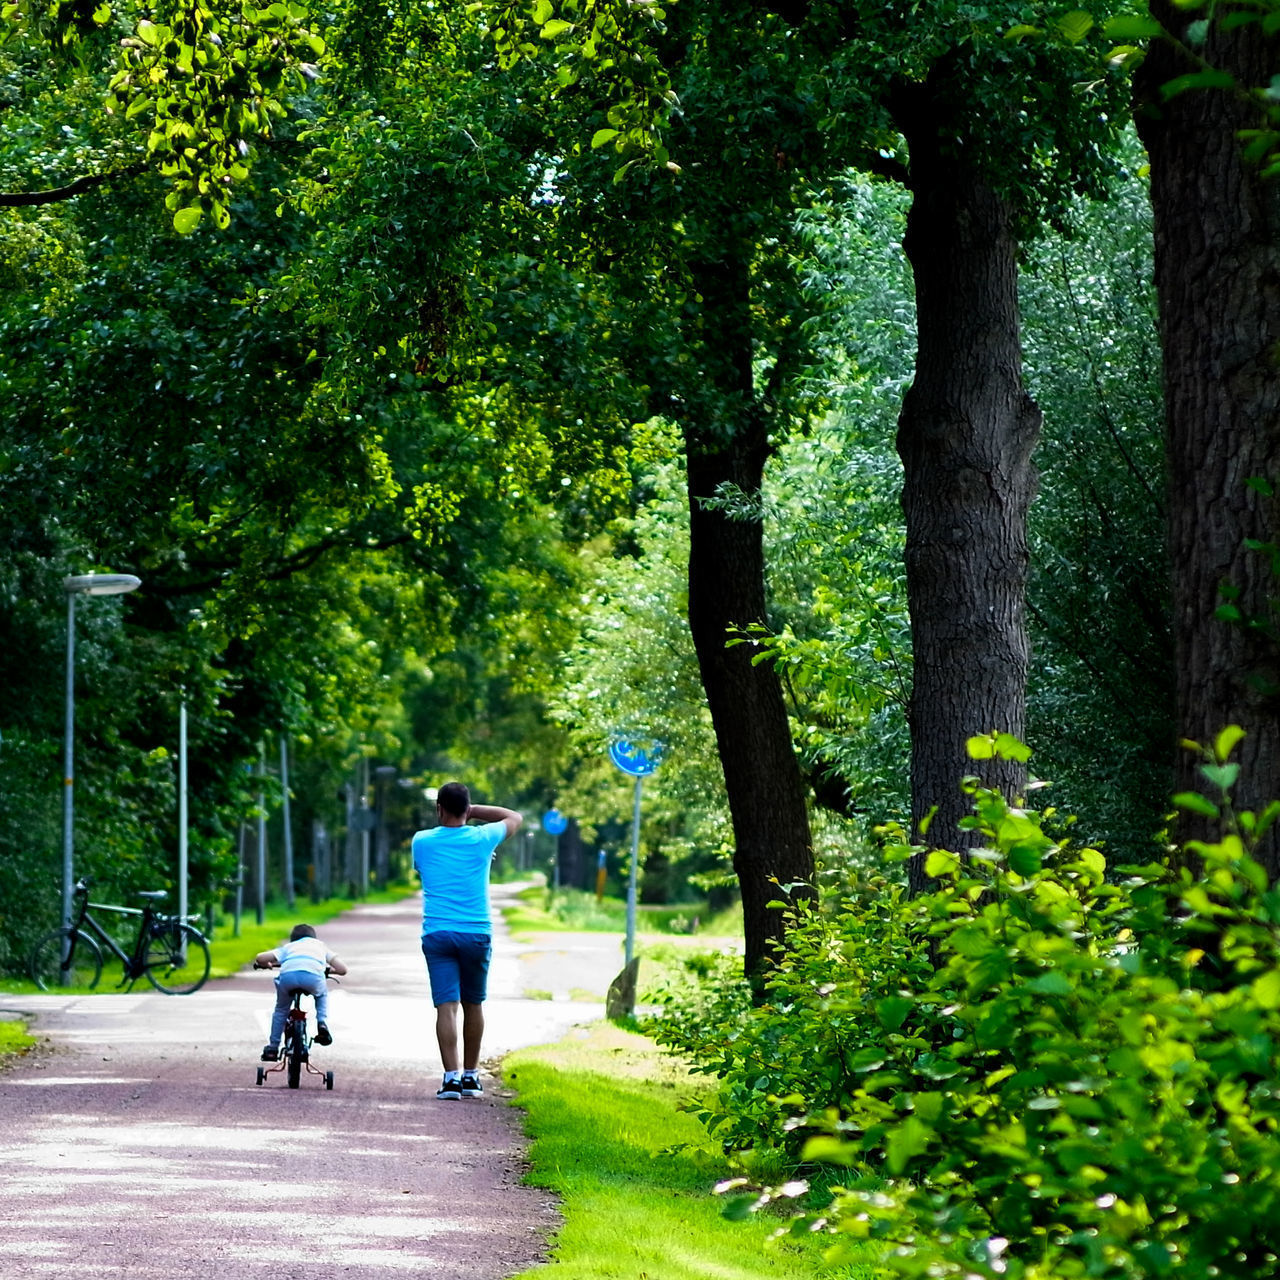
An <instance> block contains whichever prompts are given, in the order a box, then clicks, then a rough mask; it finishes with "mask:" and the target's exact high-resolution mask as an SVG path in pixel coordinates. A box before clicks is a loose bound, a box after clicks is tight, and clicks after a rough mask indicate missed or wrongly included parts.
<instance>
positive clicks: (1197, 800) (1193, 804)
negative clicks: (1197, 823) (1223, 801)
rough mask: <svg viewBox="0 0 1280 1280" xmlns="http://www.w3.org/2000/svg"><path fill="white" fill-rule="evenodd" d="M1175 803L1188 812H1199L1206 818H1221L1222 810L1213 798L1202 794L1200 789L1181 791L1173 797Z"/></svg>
mask: <svg viewBox="0 0 1280 1280" xmlns="http://www.w3.org/2000/svg"><path fill="white" fill-rule="evenodd" d="M1173 803H1174V804H1176V805H1177V806H1178V808H1179V809H1186V810H1187V812H1188V813H1198V814H1200V816H1201V817H1204V818H1220V817H1222V811H1221V810H1220V809H1219V808H1218V806H1217V805H1216V804H1214V803H1213V801H1212V800H1210V799H1208V798H1207V797H1206V796H1202V795H1201V794H1200V793H1199V792H1198V791H1180V792H1178V794H1177V795H1176V796H1174V797H1173Z"/></svg>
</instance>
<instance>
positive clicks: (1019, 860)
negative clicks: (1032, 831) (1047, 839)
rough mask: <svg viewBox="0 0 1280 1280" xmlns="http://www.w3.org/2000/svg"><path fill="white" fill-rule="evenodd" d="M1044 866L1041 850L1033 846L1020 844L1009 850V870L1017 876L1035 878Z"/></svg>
mask: <svg viewBox="0 0 1280 1280" xmlns="http://www.w3.org/2000/svg"><path fill="white" fill-rule="evenodd" d="M1043 865H1044V864H1043V862H1042V860H1041V858H1040V850H1039V849H1036V848H1033V847H1032V846H1031V845H1028V844H1019V845H1015V846H1014V847H1013V848H1012V849H1010V850H1009V870H1010V871H1012V872H1014V874H1015V875H1020V876H1023V877H1024V878H1025V877H1027V876H1033V875H1035V873H1036V872H1037V871H1039V870H1040V869H1041V867H1042V866H1043Z"/></svg>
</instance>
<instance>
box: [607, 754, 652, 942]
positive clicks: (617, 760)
mask: <svg viewBox="0 0 1280 1280" xmlns="http://www.w3.org/2000/svg"><path fill="white" fill-rule="evenodd" d="M662 752H663V745H662V743H660V742H656V741H650V742H634V741H629V740H627V739H625V738H615V739H614V740H613V742H611V743H610V744H609V759H610V760H612V761H613V763H614V764H615V765H616V766H617V767H618V768H619V769H621V770H622V772H623V773H625V774H626V775H627V776H628V777H629V778H634V779H635V780H636V791H635V805H634V808H633V810H632V815H631V868H630V871H629V872H628V875H627V949H626V963H627V964H628V965H629V964H630V963H631V960H632V957H633V956H634V955H635V950H636V882H637V879H638V876H639V869H640V791H641V788H642V787H643V785H644V780H645V778H647V777H648V776H649V775H650V774H651V773H652V772H653V771H654V770H655V769H656V768H657V767H658V765H659V764H660V763H661V762H662Z"/></svg>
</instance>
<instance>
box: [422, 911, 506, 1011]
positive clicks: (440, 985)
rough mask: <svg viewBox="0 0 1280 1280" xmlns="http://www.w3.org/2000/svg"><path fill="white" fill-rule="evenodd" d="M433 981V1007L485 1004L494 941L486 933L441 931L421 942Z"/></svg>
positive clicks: (427, 935) (425, 937) (426, 936)
mask: <svg viewBox="0 0 1280 1280" xmlns="http://www.w3.org/2000/svg"><path fill="white" fill-rule="evenodd" d="M422 954H423V955H424V956H425V957H426V961H427V973H428V974H429V975H430V978H431V1000H432V1003H433V1004H437V1005H441V1004H449V1003H451V1002H452V1001H455V1000H461V1001H462V1002H463V1004H483V1003H484V998H485V995H486V993H487V990H488V979H489V957H490V955H492V954H493V940H492V939H491V938H490V937H489V935H488V934H487V933H454V932H453V931H452V930H449V929H441V930H438V931H437V932H435V933H428V934H425V935H424V936H423V939H422Z"/></svg>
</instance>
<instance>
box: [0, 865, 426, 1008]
mask: <svg viewBox="0 0 1280 1280" xmlns="http://www.w3.org/2000/svg"><path fill="white" fill-rule="evenodd" d="M415 892H417V890H416V889H415V888H414V887H413V886H411V885H410V884H409V883H408V882H407V881H406V882H404V883H400V884H393V885H388V886H387V887H386V888H385V889H379V890H377V891H374V892H371V893H369V894H368V896H366V897H364V898H362V899H360V902H365V903H377V902H399V901H400V900H401V899H402V898H407V897H410V896H412V895H413V894H414V893H415ZM358 905H359V903H357V902H355V901H353V900H352V899H351V898H326V899H325V900H324V901H323V902H311V901H308V900H306V899H301V898H300V899H299V900H298V901H297V902H296V903H295V905H294V906H293V907H289V906H287V905H286V904H285V903H284V902H268V903H267V906H266V910H265V911H264V912H263V920H262V923H261V924H258V922H257V921H256V919H255V918H254V912H253V910H252V909H250V910H249V911H247V912H245V913H244V914H242V915H241V917H240V934H239V936H238V937H236V936H233V935H232V932H231V930H232V918H231V916H230V915H224V916H221V917H219V918H218V919H217V920H216V922H215V925H214V930H213V937H212V938H211V939H210V942H209V961H210V963H209V977H210V978H226V977H230V975H231V974H233V973H238V972H239V971H240V970H241V969H243V968H244V967H245V965H247V964H249V963H250V962H251V961H252V960H253V957H254V956H256V955H257V954H258V952H259V951H268V950H270V949H271V948H273V947H277V946H279V945H280V943H281V942H283V941H284V940H285V939H286V938H287V937H288V936H289V930H290V929H292V928H293V926H294V925H295V924H298V923H299V922H300V921H305V922H306V923H307V924H310V925H314V926H316V927H317V928H319V927H320V926H321V925H322V924H324V922H325V921H326V920H332V919H333V917H334V916H337V915H341V914H342V913H343V912H344V911H350V910H351V908H352V907H355V906H358ZM95 914H97V915H98V916H99V918H100V919H101V920H102V921H103V922H104V923H107V924H109V923H110V922H111V917H110V916H109V915H108V914H107V913H105V912H102V913H95ZM199 927H200V928H201V930H202V931H203V929H204V926H203V924H201V925H200V926H199ZM136 930H137V925H136V923H133V922H132V921H131V922H130V923H129V924H128V925H126V926H124V928H123V929H122V930H121V932H120V935H119V941H120V943H121V945H122V946H123V947H124V948H125V950H126V951H132V950H133V940H134V937H135V935H136ZM131 931H132V932H131ZM103 961H104V963H103V966H102V976H101V977H100V978H99V979H98V985H97V986H96V987H95V988H94V989H93V990H94V993H95V994H111V993H112V992H116V991H120V990H123V989H124V988H122V987H118V986H117V985H116V984H117V983H118V982H119V981H120V962H119V961H118V960H117V959H116V958H115V957H114V956H112V955H104V957H103ZM133 989H134V990H135V991H142V990H144V989H147V980H146V979H145V978H140V979H138V981H137V982H135V983H134V987H133ZM0 990H3V991H7V992H10V993H11V994H14V995H38V994H39V993H40V988H39V987H37V986H36V984H35V983H34V982H32V981H31V979H30V978H29V977H28V976H27V975H26V974H25V973H23V974H21V975H18V974H10V975H5V976H3V977H0ZM60 990H61V989H60Z"/></svg>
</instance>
